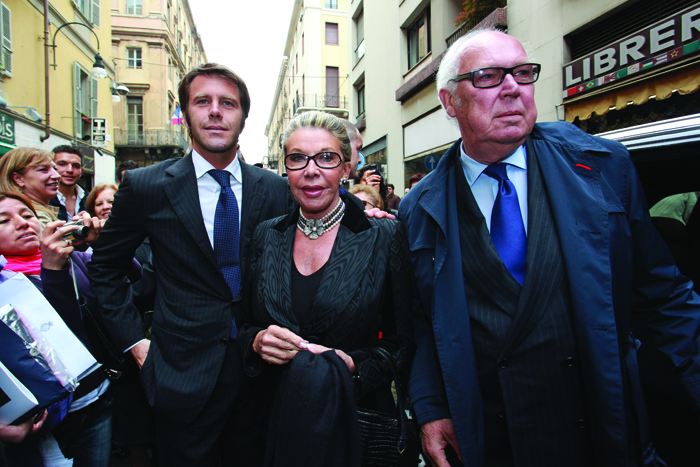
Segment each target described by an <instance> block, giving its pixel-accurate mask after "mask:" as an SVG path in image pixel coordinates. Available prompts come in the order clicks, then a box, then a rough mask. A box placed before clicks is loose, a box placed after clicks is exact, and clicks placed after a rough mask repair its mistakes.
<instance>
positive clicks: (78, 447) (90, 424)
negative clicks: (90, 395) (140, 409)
mask: <svg viewBox="0 0 700 467" xmlns="http://www.w3.org/2000/svg"><path fill="white" fill-rule="evenodd" d="M110 392H111V391H108V392H107V394H109V393H110ZM111 404H112V400H111V396H109V395H103V396H102V397H100V398H99V399H98V400H96V401H95V402H93V403H92V404H90V405H89V406H87V407H85V408H83V409H80V410H78V411H76V412H74V413H69V414H68V415H67V416H66V418H64V419H63V421H62V422H61V423H59V424H58V425H56V427H55V428H54V429H53V431H52V434H53V436H54V438H56V441H58V445H59V447H60V448H61V451H62V452H63V455H64V456H66V457H67V458H69V459H73V467H109V456H110V450H111V447H112V446H111V444H112V407H111Z"/></svg>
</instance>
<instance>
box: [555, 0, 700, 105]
mask: <svg viewBox="0 0 700 467" xmlns="http://www.w3.org/2000/svg"><path fill="white" fill-rule="evenodd" d="M698 51H700V6H698V5H695V6H693V7H690V8H688V9H686V10H683V11H681V12H680V13H678V14H676V15H674V16H671V17H669V18H666V19H664V20H662V21H659V22H658V23H655V24H653V25H651V26H650V27H648V28H645V29H643V30H641V31H639V32H637V33H635V34H632V35H630V36H627V37H626V38H624V39H622V40H621V41H618V42H615V43H613V44H611V45H609V46H607V47H606V48H604V49H599V50H597V51H596V52H593V53H591V54H588V55H586V56H585V57H582V58H580V59H578V60H575V61H573V62H571V63H569V64H567V65H565V66H564V67H563V68H562V75H563V81H564V96H563V97H564V98H565V99H566V98H567V97H571V96H575V95H579V94H581V93H584V92H587V91H590V90H592V89H595V88H599V87H601V86H605V85H608V84H611V83H613V82H615V81H619V80H622V79H626V78H628V77H630V76H633V75H635V74H636V73H640V72H642V71H647V70H649V69H651V68H654V67H658V66H660V65H665V64H667V63H668V62H670V61H672V60H677V59H679V58H681V57H687V56H689V55H695V54H697V53H698Z"/></svg>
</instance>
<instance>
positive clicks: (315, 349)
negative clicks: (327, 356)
mask: <svg viewBox="0 0 700 467" xmlns="http://www.w3.org/2000/svg"><path fill="white" fill-rule="evenodd" d="M305 347H306V350H308V351H309V352H311V353H315V354H322V353H323V352H327V351H328V350H334V351H335V353H336V354H337V355H338V356H339V357H340V358H341V359H342V360H343V361H344V362H345V364H346V365H347V366H348V369H349V370H350V373H355V370H356V369H357V368H355V362H354V361H353V360H352V358H351V357H350V356H349V355H348V354H346V353H345V352H343V351H342V350H338V349H329V348H328V347H324V346H322V345H318V344H306V345H305Z"/></svg>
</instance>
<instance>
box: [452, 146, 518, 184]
mask: <svg viewBox="0 0 700 467" xmlns="http://www.w3.org/2000/svg"><path fill="white" fill-rule="evenodd" d="M459 149H460V151H461V154H462V155H461V157H460V159H461V161H462V168H463V169H464V174H465V175H466V177H467V182H469V186H472V185H474V183H475V182H476V180H477V179H478V178H479V176H480V175H481V172H483V171H484V169H485V168H486V167H487V166H486V165H485V164H482V163H481V162H477V161H475V160H474V159H472V158H471V157H469V156H468V155H467V153H466V152H464V146H463V145H461V144H460V145H459ZM525 161H526V159H525V145H524V144H523V145H522V146H520V147H519V148H518V149H516V150H515V152H514V153H513V154H511V155H510V156H508V157H507V158H505V159H504V160H503V161H502V162H505V163H507V164H510V165H512V166H514V167H518V168H520V169H523V170H527V163H526V162H525Z"/></svg>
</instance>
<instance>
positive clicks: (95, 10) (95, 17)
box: [90, 0, 100, 28]
mask: <svg viewBox="0 0 700 467" xmlns="http://www.w3.org/2000/svg"><path fill="white" fill-rule="evenodd" d="M91 1H92V11H91V12H90V13H91V17H90V18H91V19H90V21H91V22H92V24H94V25H95V26H97V27H98V28H99V27H100V0H91Z"/></svg>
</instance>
